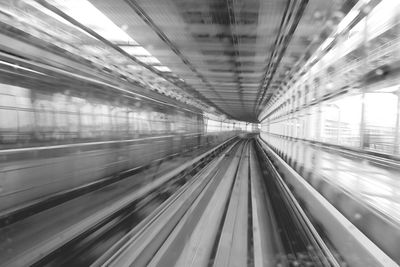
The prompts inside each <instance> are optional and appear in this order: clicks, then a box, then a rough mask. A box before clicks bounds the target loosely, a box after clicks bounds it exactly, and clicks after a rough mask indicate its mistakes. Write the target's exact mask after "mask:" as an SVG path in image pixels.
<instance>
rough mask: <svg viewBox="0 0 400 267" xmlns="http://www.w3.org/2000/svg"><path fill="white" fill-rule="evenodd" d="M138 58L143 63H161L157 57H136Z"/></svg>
mask: <svg viewBox="0 0 400 267" xmlns="http://www.w3.org/2000/svg"><path fill="white" fill-rule="evenodd" d="M136 58H137V59H138V60H140V61H141V62H143V63H146V64H160V63H161V62H160V61H159V60H158V59H157V58H155V57H136Z"/></svg>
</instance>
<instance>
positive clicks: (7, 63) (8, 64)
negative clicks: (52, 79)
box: [0, 60, 47, 76]
mask: <svg viewBox="0 0 400 267" xmlns="http://www.w3.org/2000/svg"><path fill="white" fill-rule="evenodd" d="M0 64H3V65H6V66H10V67H13V68H16V69H21V70H26V71H30V72H34V73H38V74H41V75H46V76H47V74H44V73H43V72H39V71H36V70H32V69H28V68H25V67H21V66H18V65H15V64H12V63H9V62H6V61H2V60H0Z"/></svg>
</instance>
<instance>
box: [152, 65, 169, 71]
mask: <svg viewBox="0 0 400 267" xmlns="http://www.w3.org/2000/svg"><path fill="white" fill-rule="evenodd" d="M154 68H155V69H157V70H159V71H161V72H171V70H170V69H169V68H168V67H166V66H154Z"/></svg>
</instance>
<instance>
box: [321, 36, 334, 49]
mask: <svg viewBox="0 0 400 267" xmlns="http://www.w3.org/2000/svg"><path fill="white" fill-rule="evenodd" d="M333 40H335V38H333V37H328V38H326V40H325V41H324V42H323V43H322V45H321V47H320V49H321V50H324V49H325V48H327V47H328V46H329V45H330V44H331V43H332V42H333Z"/></svg>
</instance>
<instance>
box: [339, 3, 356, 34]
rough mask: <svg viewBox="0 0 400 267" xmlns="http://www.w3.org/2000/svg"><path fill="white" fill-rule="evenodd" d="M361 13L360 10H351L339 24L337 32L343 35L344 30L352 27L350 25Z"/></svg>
mask: <svg viewBox="0 0 400 267" xmlns="http://www.w3.org/2000/svg"><path fill="white" fill-rule="evenodd" d="M359 13H360V11H359V10H354V9H353V10H351V11H350V12H349V13H348V14H347V15H346V16H345V17H344V18H343V19H342V21H341V22H340V23H339V25H338V26H337V29H336V32H337V33H341V32H342V31H343V30H344V29H346V28H347V26H349V25H350V23H351V22H352V21H353V20H354V19H355V18H356V17H357V15H358V14H359Z"/></svg>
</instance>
